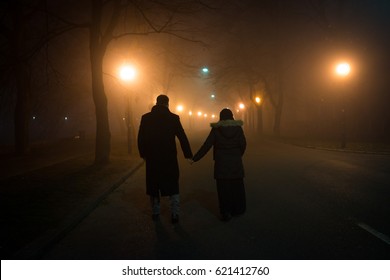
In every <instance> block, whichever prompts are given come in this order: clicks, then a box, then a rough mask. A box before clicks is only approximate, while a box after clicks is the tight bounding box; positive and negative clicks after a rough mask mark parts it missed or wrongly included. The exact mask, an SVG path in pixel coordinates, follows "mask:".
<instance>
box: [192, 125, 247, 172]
mask: <svg viewBox="0 0 390 280" xmlns="http://www.w3.org/2000/svg"><path fill="white" fill-rule="evenodd" d="M242 125H243V122H242V121H239V120H223V121H219V122H217V123H212V124H211V127H212V129H211V131H210V133H209V135H208V137H207V139H206V141H205V142H204V144H203V145H202V147H201V148H200V149H199V151H198V152H197V153H196V154H195V156H194V157H193V160H194V161H198V160H200V159H201V158H202V157H203V156H204V155H206V154H207V152H208V151H209V150H210V149H211V147H214V149H213V159H214V178H215V179H240V178H244V166H243V163H242V155H243V154H244V152H245V149H246V139H245V135H244V131H243V130H242V127H241V126H242Z"/></svg>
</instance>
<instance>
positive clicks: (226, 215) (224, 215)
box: [221, 213, 232, 222]
mask: <svg viewBox="0 0 390 280" xmlns="http://www.w3.org/2000/svg"><path fill="white" fill-rule="evenodd" d="M231 219H232V215H230V214H229V213H224V214H222V218H221V220H222V221H224V222H228V221H230V220H231Z"/></svg>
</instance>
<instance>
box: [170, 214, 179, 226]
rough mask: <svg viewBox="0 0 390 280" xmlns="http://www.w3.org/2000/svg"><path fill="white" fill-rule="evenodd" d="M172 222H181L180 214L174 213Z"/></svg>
mask: <svg viewBox="0 0 390 280" xmlns="http://www.w3.org/2000/svg"><path fill="white" fill-rule="evenodd" d="M171 221H172V224H177V223H178V222H179V215H172V219H171Z"/></svg>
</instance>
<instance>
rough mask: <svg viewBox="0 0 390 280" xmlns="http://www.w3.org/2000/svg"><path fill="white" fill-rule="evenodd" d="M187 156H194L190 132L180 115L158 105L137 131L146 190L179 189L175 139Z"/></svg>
mask: <svg viewBox="0 0 390 280" xmlns="http://www.w3.org/2000/svg"><path fill="white" fill-rule="evenodd" d="M175 137H177V138H178V139H179V141H180V146H181V149H182V150H183V153H184V156H185V157H186V158H191V157H192V151H191V148H190V144H189V142H188V139H187V136H186V134H185V132H184V129H183V127H182V125H181V123H180V119H179V116H178V115H175V114H173V113H171V112H170V111H169V109H168V107H166V106H162V105H156V106H154V107H153V108H152V111H151V112H149V113H147V114H145V115H143V116H142V119H141V124H140V127H139V132H138V150H139V154H140V156H141V157H142V158H143V159H145V161H146V193H147V194H148V195H152V196H158V195H159V193H160V194H161V195H162V196H167V195H173V194H178V193H179V165H178V162H177V150H176V140H175Z"/></svg>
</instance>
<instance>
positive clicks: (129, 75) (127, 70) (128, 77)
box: [119, 65, 137, 154]
mask: <svg viewBox="0 0 390 280" xmlns="http://www.w3.org/2000/svg"><path fill="white" fill-rule="evenodd" d="M136 76H137V71H136V69H135V68H134V67H133V66H131V65H124V66H122V67H121V68H120V69H119V77H120V78H121V79H122V80H123V81H125V82H131V81H133V80H135V78H136ZM130 95H131V94H130V92H129V93H128V94H126V128H127V152H128V154H131V152H132V141H131V140H132V135H133V131H132V129H133V127H132V122H131V113H132V112H131V96H130Z"/></svg>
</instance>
